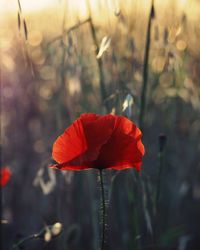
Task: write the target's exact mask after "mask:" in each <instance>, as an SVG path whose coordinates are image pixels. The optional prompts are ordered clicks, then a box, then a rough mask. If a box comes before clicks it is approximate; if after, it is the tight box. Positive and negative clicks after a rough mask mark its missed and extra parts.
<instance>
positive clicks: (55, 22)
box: [0, 0, 200, 250]
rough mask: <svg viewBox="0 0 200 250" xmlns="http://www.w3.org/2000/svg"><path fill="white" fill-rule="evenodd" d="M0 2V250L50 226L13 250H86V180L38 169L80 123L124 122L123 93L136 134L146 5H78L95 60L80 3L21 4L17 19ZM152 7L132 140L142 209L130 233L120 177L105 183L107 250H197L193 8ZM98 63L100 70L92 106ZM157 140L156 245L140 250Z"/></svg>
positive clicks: (198, 33) (95, 207) (199, 179)
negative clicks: (162, 141)
mask: <svg viewBox="0 0 200 250" xmlns="http://www.w3.org/2000/svg"><path fill="white" fill-rule="evenodd" d="M7 2H8V1H2V4H1V5H2V6H1V7H2V8H1V11H0V14H1V18H0V57H1V59H0V63H1V71H0V74H1V165H2V166H9V167H10V169H11V171H12V178H11V180H10V182H9V184H8V185H7V186H6V187H5V188H4V189H3V190H2V208H3V213H2V218H3V219H4V220H5V221H6V223H4V224H3V225H2V230H3V246H4V249H11V246H12V244H13V243H14V242H16V241H17V239H20V238H23V237H25V236H27V235H30V234H32V233H34V232H38V231H39V230H40V229H41V228H42V227H44V225H45V224H53V223H55V222H57V221H59V222H61V223H62V224H63V226H64V228H65V233H63V234H62V235H61V236H60V238H58V239H54V240H52V241H50V242H48V243H45V244H44V243H43V240H36V241H32V242H30V243H28V244H27V248H24V249H61V250H65V249H66V250H67V249H70V250H73V249H75V250H84V249H87V250H90V249H91V250H95V249H98V245H99V234H100V232H99V230H100V228H99V219H100V218H99V200H100V197H99V196H100V190H99V182H98V180H97V172H96V171H95V170H94V171H83V172H76V173H74V172H70V171H69V172H68V171H66V172H62V173H61V172H59V171H55V170H52V169H50V168H48V164H49V163H50V161H51V149H52V144H53V142H54V140H55V139H56V137H57V136H58V135H59V134H60V133H61V132H62V131H63V130H64V128H65V127H67V126H68V125H69V124H70V123H71V122H72V121H73V120H74V119H76V118H77V117H78V116H79V115H80V114H81V113H84V112H95V113H100V114H105V113H107V112H112V113H113V114H118V115H127V113H126V112H127V110H126V111H124V110H123V104H124V101H126V100H127V95H128V94H130V95H131V96H132V98H133V99H132V101H133V104H131V105H130V106H129V108H130V109H131V110H129V111H131V112H129V117H130V118H131V119H133V120H134V121H135V122H136V123H138V115H139V108H140V95H141V88H142V82H143V78H142V71H143V65H144V61H143V58H144V51H145V39H146V32H147V20H148V16H149V12H150V6H151V1H147V0H135V1H130V0H124V1H117V0H113V1H106V0H95V1H90V7H91V18H92V24H93V26H94V32H95V34H96V37H97V41H98V45H99V46H100V44H101V42H102V40H103V39H104V42H105V41H106V44H104V46H100V48H101V49H102V55H99V57H100V59H97V58H96V52H95V51H96V47H95V43H94V37H93V34H92V30H91V26H90V21H88V17H89V12H88V9H87V1H82V0H81V1H78V0H76V1H75V0H73V1H64V0H60V1H56V0H54V1H49V3H48V1H44V2H47V3H46V5H44V6H43V7H42V6H39V5H40V4H39V2H38V3H37V1H34V3H31V4H32V5H30V3H28V2H30V1H25V0H24V1H21V12H20V13H19V7H18V4H17V1H12V2H13V3H10V4H8V3H7ZM31 2H32V1H31ZM40 2H41V3H42V1H40ZM50 2H51V3H50ZM154 4H155V5H154V7H155V17H154V18H153V20H152V27H151V31H152V32H151V44H150V58H149V68H148V70H149V77H148V88H147V105H146V113H145V118H144V131H143V140H144V144H145V147H146V155H145V159H144V163H143V170H142V178H143V180H144V190H146V191H145V192H144V193H145V194H144V193H143V192H141V197H140V198H141V199H142V200H144V204H146V205H145V207H143V208H142V209H143V210H144V211H143V212H141V214H143V219H142V220H141V223H140V222H136V224H137V223H138V224H139V229H138V227H137V228H136V226H135V224H134V221H138V219H137V218H136V217H137V216H136V215H135V214H134V212H133V211H134V209H135V206H136V204H137V199H138V197H137V199H135V196H134V195H133V193H132V192H131V190H133V191H134V189H135V186H134V184H133V180H132V177H131V174H130V173H131V172H130V171H131V170H124V171H121V172H120V173H117V175H116V172H112V171H108V172H105V178H106V180H107V186H106V187H107V189H108V197H109V199H110V203H109V204H110V205H109V208H108V223H109V226H108V239H107V244H108V245H109V248H108V249H113V250H129V249H130V250H132V249H169V250H171V249H178V250H184V249H191V250H198V249H200V241H199V239H200V234H199V232H200V226H199V225H200V143H199V135H200V80H199V79H200V44H199V40H200V2H199V1H198V0H188V1H187V0H176V1H175V0H174V1H170V0H169V1H158V0H157V1H155V2H154ZM18 13H19V14H18ZM24 22H25V24H26V27H27V32H24ZM26 35H27V39H26ZM103 49H105V51H104V50H103ZM98 60H100V61H101V63H102V65H103V73H102V74H103V77H104V83H105V87H106V93H105V96H103V97H105V98H103V99H104V100H102V96H101V86H100V84H99V82H100V80H101V77H102V75H100V74H99V64H98ZM160 133H165V134H166V136H167V139H168V141H167V148H166V153H165V166H164V169H163V172H162V176H161V178H160V181H161V191H160V192H161V199H160V202H159V207H158V208H159V210H158V211H159V212H158V218H159V220H158V221H159V222H158V231H159V237H158V239H157V245H153V246H152V242H151V234H152V228H153V226H154V225H153V223H154V222H153V219H152V216H151V215H152V213H153V212H152V210H153V209H152V200H153V199H154V195H155V190H156V186H157V183H158V166H159V159H158V136H159V134H160ZM115 175H116V176H115ZM112 176H114V178H113V179H112ZM111 180H112V181H111ZM144 190H143V191H144ZM146 195H147V196H146ZM130 197H131V198H130ZM140 216H141V215H140ZM70 230H71V231H70Z"/></svg>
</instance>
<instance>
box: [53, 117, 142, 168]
mask: <svg viewBox="0 0 200 250" xmlns="http://www.w3.org/2000/svg"><path fill="white" fill-rule="evenodd" d="M141 137H142V133H141V131H140V130H139V128H137V127H136V125H135V124H134V123H133V122H131V121H130V120H128V119H127V118H125V117H122V116H115V115H111V114H109V115H96V114H82V115H81V116H80V117H79V118H78V119H77V120H76V121H75V122H74V123H73V124H72V125H71V126H69V127H68V128H67V129H66V130H65V131H64V133H63V134H62V135H61V136H59V137H58V138H57V140H56V141H55V142H54V145H53V153H52V156H53V159H54V160H55V161H56V162H58V164H56V165H53V166H52V167H53V168H58V169H61V170H83V169H90V168H97V169H105V168H106V169H118V170H121V169H125V168H136V169H137V170H138V171H139V170H140V167H141V164H142V157H143V155H144V153H145V149H144V146H143V144H142V141H141Z"/></svg>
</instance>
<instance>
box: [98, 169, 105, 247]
mask: <svg viewBox="0 0 200 250" xmlns="http://www.w3.org/2000/svg"><path fill="white" fill-rule="evenodd" d="M99 175H100V184H101V201H102V238H101V250H104V246H105V231H106V203H105V192H104V184H103V174H102V170H100V171H99Z"/></svg>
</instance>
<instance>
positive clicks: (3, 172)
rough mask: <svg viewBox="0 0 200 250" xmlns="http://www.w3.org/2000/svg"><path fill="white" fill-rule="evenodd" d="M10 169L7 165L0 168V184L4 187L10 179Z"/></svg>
mask: <svg viewBox="0 0 200 250" xmlns="http://www.w3.org/2000/svg"><path fill="white" fill-rule="evenodd" d="M10 176H11V171H10V169H9V168H8V167H3V168H1V169H0V186H1V187H4V186H5V185H6V184H7V183H8V181H9V180H10Z"/></svg>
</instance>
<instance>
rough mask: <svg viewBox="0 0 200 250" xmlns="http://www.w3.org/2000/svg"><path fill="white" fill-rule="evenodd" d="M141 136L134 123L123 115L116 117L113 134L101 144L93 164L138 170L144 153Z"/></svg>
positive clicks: (99, 166)
mask: <svg viewBox="0 0 200 250" xmlns="http://www.w3.org/2000/svg"><path fill="white" fill-rule="evenodd" d="M141 136H142V133H141V131H140V130H139V129H138V128H137V127H136V125H135V124H134V123H132V122H131V121H130V120H128V119H127V118H125V117H117V120H116V124H115V129H114V131H113V134H112V136H111V137H110V139H109V140H108V141H107V143H106V144H105V145H103V147H102V149H101V151H100V154H99V157H98V159H97V160H96V161H95V166H96V167H97V168H115V169H124V168H131V167H135V168H136V169H138V170H139V169H140V166H141V162H142V156H143V155H144V146H143V144H142V142H141Z"/></svg>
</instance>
